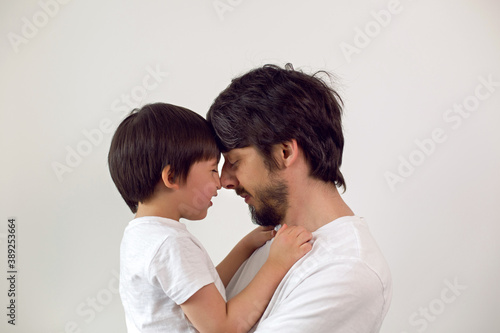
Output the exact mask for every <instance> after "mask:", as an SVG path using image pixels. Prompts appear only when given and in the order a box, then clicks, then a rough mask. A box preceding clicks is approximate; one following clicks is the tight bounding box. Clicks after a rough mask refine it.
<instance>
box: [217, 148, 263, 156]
mask: <svg viewBox="0 0 500 333" xmlns="http://www.w3.org/2000/svg"><path fill="white" fill-rule="evenodd" d="M251 150H255V148H254V147H251V146H249V147H244V148H234V149H231V150H229V151H227V152H225V153H222V155H223V156H224V158H238V157H240V156H242V155H245V154H248V153H249V152H250V151H251Z"/></svg>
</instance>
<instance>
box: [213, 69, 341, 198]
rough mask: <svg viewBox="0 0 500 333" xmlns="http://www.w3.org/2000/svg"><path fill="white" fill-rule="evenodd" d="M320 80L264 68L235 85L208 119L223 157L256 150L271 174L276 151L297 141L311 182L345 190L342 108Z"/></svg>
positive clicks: (234, 82) (289, 71) (234, 81)
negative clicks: (276, 147) (236, 151)
mask: <svg viewBox="0 0 500 333" xmlns="http://www.w3.org/2000/svg"><path fill="white" fill-rule="evenodd" d="M321 74H324V75H326V76H328V77H329V78H330V77H331V75H330V74H328V73H327V72H324V71H320V72H317V73H315V74H313V75H308V74H305V73H303V72H301V71H297V70H294V69H293V67H292V65H291V64H287V65H286V66H285V68H284V69H283V68H280V67H278V66H275V65H265V66H263V67H260V68H256V69H254V70H252V71H250V72H248V73H246V74H244V75H243V76H240V77H237V78H235V79H233V80H232V82H231V84H230V85H229V86H228V87H227V88H226V89H225V90H224V91H223V92H221V93H220V95H219V96H218V97H217V98H216V99H215V101H214V102H213V104H212V106H211V107H210V110H209V111H208V113H207V120H208V122H209V123H210V125H211V126H212V127H213V129H214V131H215V133H216V135H217V142H218V144H219V147H220V149H221V151H222V152H227V151H229V150H231V149H235V148H244V147H248V146H254V147H255V148H257V150H258V151H259V152H260V153H261V154H262V155H263V156H264V158H265V160H266V161H267V163H266V164H267V165H268V166H269V168H270V170H272V169H273V168H275V167H273V165H274V164H275V163H274V160H273V158H272V146H273V145H275V144H279V143H283V142H286V141H289V140H291V139H296V140H297V143H298V145H299V146H300V147H301V148H302V150H303V152H304V154H305V157H306V160H307V162H308V163H309V166H310V170H311V176H312V177H314V178H317V179H321V180H323V181H325V182H332V183H333V184H335V185H336V186H339V187H340V186H342V187H344V189H345V181H344V177H343V176H342V173H341V172H340V166H341V164H342V151H343V147H344V136H343V134H342V123H341V116H342V106H343V104H342V100H341V98H340V96H339V95H338V94H337V92H335V91H334V90H333V89H332V88H331V87H329V85H328V84H326V83H325V82H324V81H323V80H322V79H321V78H320V77H319V76H320V75H321Z"/></svg>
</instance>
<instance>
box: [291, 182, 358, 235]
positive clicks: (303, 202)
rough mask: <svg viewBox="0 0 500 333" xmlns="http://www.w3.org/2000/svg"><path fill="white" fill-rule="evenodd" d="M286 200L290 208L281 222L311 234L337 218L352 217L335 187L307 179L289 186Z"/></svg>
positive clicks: (350, 211) (351, 212)
mask: <svg viewBox="0 0 500 333" xmlns="http://www.w3.org/2000/svg"><path fill="white" fill-rule="evenodd" d="M288 199H289V205H290V206H289V208H288V211H287V213H286V216H285V219H284V221H283V222H284V223H286V224H288V225H290V226H292V225H300V226H303V227H304V228H306V229H307V230H309V231H311V232H312V231H315V230H317V229H319V228H321V227H322V226H324V225H326V224H328V223H330V222H331V221H333V220H335V219H338V218H339V217H342V216H353V215H354V213H353V211H352V210H351V209H350V208H349V206H347V204H346V203H345V202H344V200H343V199H342V197H341V196H340V194H339V192H338V190H337V188H336V187H335V185H333V184H331V183H325V182H323V181H320V180H317V179H312V178H309V177H308V178H307V179H306V180H304V182H302V183H300V182H294V184H290V185H289V198H288Z"/></svg>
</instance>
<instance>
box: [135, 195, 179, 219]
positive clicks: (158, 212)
mask: <svg viewBox="0 0 500 333" xmlns="http://www.w3.org/2000/svg"><path fill="white" fill-rule="evenodd" d="M166 202H169V203H171V204H165V203H166ZM177 207H178V205H176V204H174V203H173V202H172V200H165V198H163V196H162V195H161V194H156V195H153V197H152V198H150V199H148V200H147V201H145V202H139V205H138V207H137V213H136V214H135V218H139V217H144V216H158V217H164V218H167V219H171V220H175V221H179V220H180V218H181V216H180V212H179V210H178V209H177Z"/></svg>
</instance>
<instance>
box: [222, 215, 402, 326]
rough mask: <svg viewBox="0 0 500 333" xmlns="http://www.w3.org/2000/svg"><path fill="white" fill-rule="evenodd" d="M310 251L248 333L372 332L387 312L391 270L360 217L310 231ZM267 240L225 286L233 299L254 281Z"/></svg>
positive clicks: (283, 281)
mask: <svg viewBox="0 0 500 333" xmlns="http://www.w3.org/2000/svg"><path fill="white" fill-rule="evenodd" d="M313 241H314V244H313V248H312V250H311V251H310V252H309V253H307V254H306V255H305V256H304V257H303V258H301V259H300V260H299V261H297V263H295V265H294V266H293V267H292V268H291V269H290V271H289V272H288V273H287V275H286V276H285V277H284V278H283V280H282V281H281V283H280V284H279V286H278V288H277V289H276V292H275V293H274V295H273V297H272V299H271V301H270V303H269V305H268V307H267V309H266V310H265V312H264V314H263V315H262V317H261V319H260V321H259V322H257V324H256V326H254V328H253V329H252V330H251V331H250V332H258V333H267V332H269V333H271V332H272V333H274V332H287V333H303V332H314V333H375V332H379V330H380V326H381V325H382V321H383V319H384V317H385V315H386V313H387V311H388V309H389V305H390V302H391V296H392V282H391V274H390V271H389V267H388V265H387V263H386V261H385V259H384V257H383V255H382V253H381V252H380V249H379V248H378V246H377V244H376V243H375V240H374V239H373V237H372V236H371V234H370V232H369V230H368V226H367V224H366V222H365V221H364V219H363V218H360V217H357V216H345V217H341V218H339V219H336V220H334V221H332V222H330V223H328V224H326V225H325V226H323V227H321V228H319V229H318V230H316V231H315V232H313ZM270 244H271V241H269V242H267V243H266V244H265V245H264V246H263V247H261V248H260V249H258V250H257V251H255V252H254V253H253V254H252V256H251V257H250V258H249V259H248V260H247V261H246V262H245V263H243V265H242V266H241V267H240V268H239V270H238V271H237V272H236V274H235V276H234V277H233V279H232V280H231V282H230V283H229V285H228V286H227V297H228V299H231V298H232V297H234V296H235V295H236V294H238V293H239V292H240V291H241V290H243V289H244V288H245V287H246V286H247V285H248V283H249V282H250V281H251V280H252V279H253V277H254V276H255V274H256V273H257V271H258V270H259V269H260V268H261V266H262V265H263V263H264V262H265V261H266V259H267V257H268V255H269V247H270Z"/></svg>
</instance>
